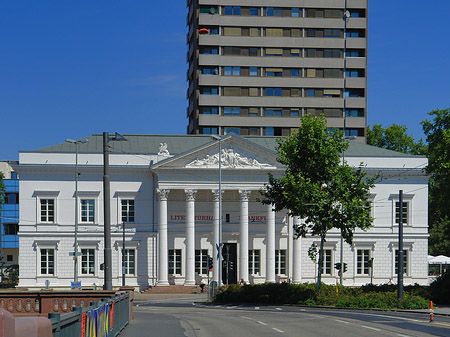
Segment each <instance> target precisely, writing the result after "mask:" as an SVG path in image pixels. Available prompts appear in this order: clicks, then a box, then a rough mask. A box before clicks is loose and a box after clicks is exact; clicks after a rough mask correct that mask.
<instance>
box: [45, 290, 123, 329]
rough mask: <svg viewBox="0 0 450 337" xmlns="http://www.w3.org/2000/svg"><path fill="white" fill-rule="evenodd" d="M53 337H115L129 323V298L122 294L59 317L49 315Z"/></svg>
mask: <svg viewBox="0 0 450 337" xmlns="http://www.w3.org/2000/svg"><path fill="white" fill-rule="evenodd" d="M48 318H49V319H50V321H51V323H52V331H53V337H93V336H95V337H111V336H112V337H115V336H117V335H118V334H119V333H120V332H121V331H122V329H123V328H125V326H126V325H127V324H128V323H129V321H130V296H129V294H128V293H122V294H118V295H115V296H111V297H110V298H102V300H101V301H100V302H91V303H90V306H89V307H86V308H83V307H73V312H71V313H68V314H64V315H61V314H59V313H49V314H48Z"/></svg>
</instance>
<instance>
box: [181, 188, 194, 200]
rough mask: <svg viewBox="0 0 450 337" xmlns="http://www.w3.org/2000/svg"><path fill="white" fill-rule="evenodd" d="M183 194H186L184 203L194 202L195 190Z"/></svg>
mask: <svg viewBox="0 0 450 337" xmlns="http://www.w3.org/2000/svg"><path fill="white" fill-rule="evenodd" d="M184 193H186V201H194V200H195V195H196V194H197V190H184Z"/></svg>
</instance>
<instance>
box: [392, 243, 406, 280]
mask: <svg viewBox="0 0 450 337" xmlns="http://www.w3.org/2000/svg"><path fill="white" fill-rule="evenodd" d="M398 253H399V250H398V249H396V250H395V274H396V275H398ZM403 275H408V251H407V250H403Z"/></svg>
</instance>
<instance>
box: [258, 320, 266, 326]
mask: <svg viewBox="0 0 450 337" xmlns="http://www.w3.org/2000/svg"><path fill="white" fill-rule="evenodd" d="M256 322H258V323H259V324H261V325H267V323H264V322H261V321H256Z"/></svg>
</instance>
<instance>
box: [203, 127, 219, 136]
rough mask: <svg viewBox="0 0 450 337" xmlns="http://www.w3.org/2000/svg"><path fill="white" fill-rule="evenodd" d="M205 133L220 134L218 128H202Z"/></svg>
mask: <svg viewBox="0 0 450 337" xmlns="http://www.w3.org/2000/svg"><path fill="white" fill-rule="evenodd" d="M201 133H202V134H203V135H217V134H219V130H218V128H214V127H213V128H202V132H201Z"/></svg>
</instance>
